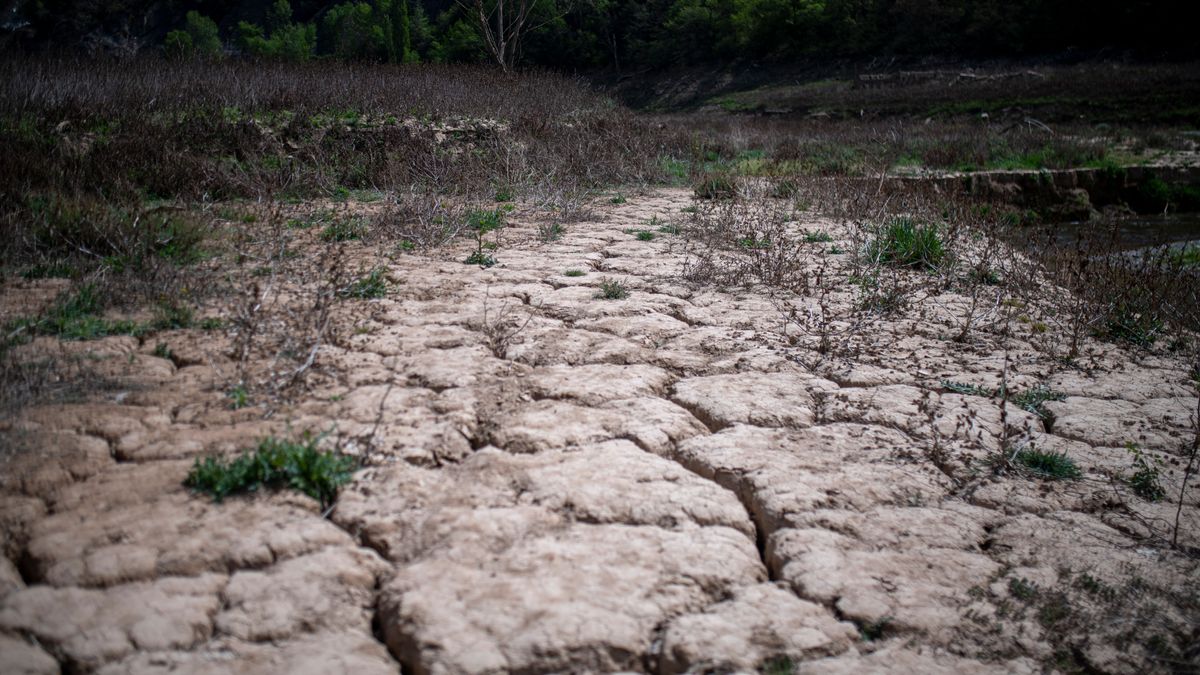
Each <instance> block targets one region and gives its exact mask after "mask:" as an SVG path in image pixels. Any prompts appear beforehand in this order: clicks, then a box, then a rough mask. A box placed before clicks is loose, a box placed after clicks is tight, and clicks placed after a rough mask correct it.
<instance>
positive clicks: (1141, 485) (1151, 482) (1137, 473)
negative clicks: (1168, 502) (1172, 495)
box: [1125, 443, 1167, 502]
mask: <svg viewBox="0 0 1200 675" xmlns="http://www.w3.org/2000/svg"><path fill="white" fill-rule="evenodd" d="M1125 449H1126V450H1127V451H1128V452H1129V454H1130V455H1131V456H1132V458H1133V473H1132V474H1130V475H1129V477H1128V478H1126V479H1125V482H1127V483H1129V487H1130V488H1132V489H1133V492H1134V494H1136V495H1137V496H1139V497H1141V498H1142V499H1145V500H1146V501H1148V502H1157V501H1162V500H1163V499H1164V498H1165V497H1166V496H1167V491H1166V490H1165V489H1164V488H1163V486H1162V482H1161V481H1160V478H1161V470H1160V468H1159V462H1157V461H1156V460H1155V459H1154V458H1152V457H1147V456H1146V454H1145V453H1144V452H1142V449H1141V448H1140V447H1139V446H1138V445H1137V444H1135V443H1126V444H1125Z"/></svg>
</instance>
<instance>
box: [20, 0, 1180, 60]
mask: <svg viewBox="0 0 1200 675" xmlns="http://www.w3.org/2000/svg"><path fill="white" fill-rule="evenodd" d="M487 1H488V2H489V3H494V2H496V1H497V0H487ZM500 1H504V2H507V3H510V4H517V3H519V2H520V0H500ZM528 2H531V3H534V4H535V9H534V11H533V16H532V17H531V19H530V21H529V24H528V25H529V26H531V27H533V29H532V30H530V31H529V32H528V34H527V35H526V36H525V39H524V40H523V41H522V47H521V56H520V63H521V64H524V65H540V66H549V67H555V68H563V69H586V70H593V69H602V68H616V69H622V70H624V69H631V68H646V67H661V66H674V65H694V64H704V63H712V62H721V61H731V60H734V59H753V60H762V61H782V62H786V61H791V60H799V59H808V58H812V57H857V56H863V55H879V54H896V55H947V56H963V57H969V58H986V57H1022V56H1031V55H1040V54H1048V53H1061V52H1064V51H1069V50H1078V51H1083V52H1095V51H1097V50H1103V49H1115V50H1119V51H1121V52H1132V53H1135V54H1139V55H1142V56H1146V57H1151V58H1153V57H1162V56H1194V55H1195V54H1196V52H1197V45H1198V44H1200V40H1197V32H1198V30H1200V29H1198V28H1197V26H1196V24H1195V23H1194V21H1191V20H1187V19H1186V17H1187V16H1191V12H1189V11H1188V10H1190V9H1193V7H1192V5H1193V4H1194V2H1195V0H528ZM7 4H8V5H9V7H10V9H9V11H8V12H7V13H6V15H5V16H2V17H0V41H2V44H3V46H4V47H5V48H7V49H9V50H12V49H21V50H44V49H55V48H59V49H72V50H74V49H96V50H102V51H145V50H152V49H163V50H166V52H167V53H168V54H172V55H177V56H217V55H252V56H258V57H266V58H279V59H288V60H306V59H312V58H321V57H335V58H341V59H348V60H370V61H391V62H414V61H434V62H476V61H486V60H488V54H487V50H486V49H485V47H484V43H483V40H482V39H481V37H480V35H479V31H478V28H477V26H476V25H475V23H474V21H473V18H474V17H473V15H472V13H471V12H468V11H466V10H465V9H464V8H463V7H462V6H460V4H459V3H456V2H454V1H453V0H347V1H345V2H336V1H333V2H331V1H329V0H293V1H292V2H291V3H289V2H288V0H202V1H200V2H183V1H181V0H166V2H163V1H161V0H157V1H156V0H84V1H80V0H10V1H9V2H8V3H7ZM467 4H470V3H467Z"/></svg>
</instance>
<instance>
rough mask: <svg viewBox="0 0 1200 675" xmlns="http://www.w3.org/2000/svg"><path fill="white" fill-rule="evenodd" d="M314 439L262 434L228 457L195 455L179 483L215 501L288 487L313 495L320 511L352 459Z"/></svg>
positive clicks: (349, 470)
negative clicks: (253, 444) (253, 443)
mask: <svg viewBox="0 0 1200 675" xmlns="http://www.w3.org/2000/svg"><path fill="white" fill-rule="evenodd" d="M320 440H321V437H320V436H313V435H305V436H302V437H301V438H300V439H299V440H296V441H289V440H281V439H278V438H274V437H271V438H264V439H263V440H261V441H259V443H258V446H257V447H256V448H255V449H254V450H252V451H250V452H246V453H244V454H242V455H240V456H239V457H237V458H235V459H233V460H230V461H226V460H223V459H220V458H217V457H206V458H204V459H203V460H201V459H199V458H197V459H196V461H195V463H194V464H193V465H192V470H191V471H190V472H189V473H188V476H187V479H186V480H185V481H184V485H186V486H187V487H189V488H191V489H193V490H195V491H196V492H201V493H204V494H207V495H211V496H212V498H213V500H214V501H218V502H219V501H221V500H223V499H224V498H226V497H228V496H231V495H236V494H242V493H247V492H255V491H258V490H264V489H281V488H289V489H292V490H296V491H298V492H302V493H304V494H306V495H308V496H309V497H312V498H313V499H316V500H317V501H318V502H320V504H321V508H322V509H323V510H324V509H326V508H328V507H329V506H330V505H332V504H333V501H334V499H336V498H337V493H338V488H340V487H341V486H342V485H344V484H346V483H347V482H348V481H349V480H350V476H351V474H352V473H353V471H354V467H355V462H354V459H353V458H352V457H347V456H345V455H340V454H338V453H336V452H333V451H322V450H319V449H317V444H318V443H319V442H320Z"/></svg>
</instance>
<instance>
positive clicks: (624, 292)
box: [596, 278, 629, 300]
mask: <svg viewBox="0 0 1200 675" xmlns="http://www.w3.org/2000/svg"><path fill="white" fill-rule="evenodd" d="M596 297H597V298H599V299H601V300H623V299H625V298H627V297H629V289H627V288H625V286H624V285H623V284H622V283H621V282H619V281H617V280H615V279H608V278H605V279H601V280H600V292H599V293H597V294H596Z"/></svg>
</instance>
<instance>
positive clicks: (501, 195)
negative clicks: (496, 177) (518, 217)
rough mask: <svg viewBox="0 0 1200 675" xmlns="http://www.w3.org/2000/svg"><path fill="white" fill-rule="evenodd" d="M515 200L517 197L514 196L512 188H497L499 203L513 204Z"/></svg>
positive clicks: (496, 197)
mask: <svg viewBox="0 0 1200 675" xmlns="http://www.w3.org/2000/svg"><path fill="white" fill-rule="evenodd" d="M514 198H515V195H514V194H513V191H512V188H508V187H501V188H496V196H495V199H496V201H497V202H501V203H503V202H511V201H512V200H513V199H514Z"/></svg>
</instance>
